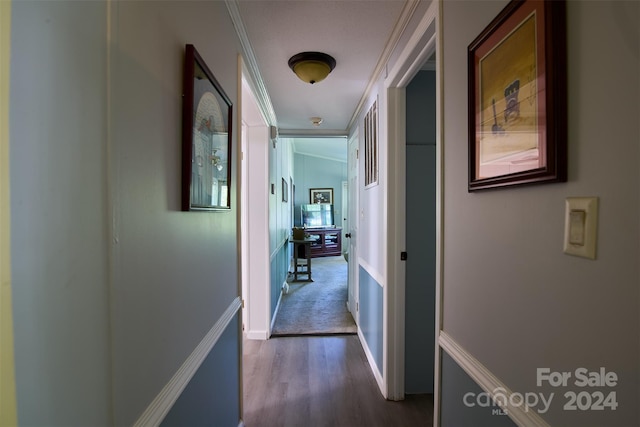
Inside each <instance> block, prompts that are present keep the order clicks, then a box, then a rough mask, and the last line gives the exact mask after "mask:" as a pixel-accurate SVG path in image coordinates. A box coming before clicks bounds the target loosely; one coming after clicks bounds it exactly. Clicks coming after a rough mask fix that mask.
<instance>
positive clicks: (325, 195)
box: [309, 188, 333, 204]
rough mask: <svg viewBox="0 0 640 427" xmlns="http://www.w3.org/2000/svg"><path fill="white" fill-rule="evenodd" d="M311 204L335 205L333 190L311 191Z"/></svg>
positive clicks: (315, 189) (316, 189) (320, 189)
mask: <svg viewBox="0 0 640 427" xmlns="http://www.w3.org/2000/svg"><path fill="white" fill-rule="evenodd" d="M309 203H328V204H333V188H311V189H309Z"/></svg>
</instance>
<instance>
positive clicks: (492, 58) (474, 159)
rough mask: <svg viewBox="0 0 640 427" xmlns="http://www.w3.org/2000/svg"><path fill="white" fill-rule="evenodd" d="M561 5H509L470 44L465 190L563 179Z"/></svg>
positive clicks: (525, 0) (522, 1)
mask: <svg viewBox="0 0 640 427" xmlns="http://www.w3.org/2000/svg"><path fill="white" fill-rule="evenodd" d="M566 55H567V54H566V12H565V2H564V1H563V0H557V1H534V0H512V1H511V2H510V3H509V4H507V6H506V7H505V8H504V9H503V10H502V11H501V12H500V14H499V15H498V16H497V17H496V18H495V19H494V20H493V21H492V22H491V23H490V24H489V26H487V28H485V29H484V31H483V32H482V33H481V34H480V35H479V36H478V37H477V38H476V39H475V40H474V41H473V42H472V43H471V44H470V45H469V50H468V74H469V118H468V120H469V187H468V190H469V191H476V190H483V189H489V188H502V187H507V186H513V185H522V184H535V183H546V182H562V181H566V179H567V124H566V123H567V120H566V117H567V84H566V83H567V76H566Z"/></svg>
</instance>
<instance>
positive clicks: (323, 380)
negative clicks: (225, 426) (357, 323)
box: [243, 335, 433, 427]
mask: <svg viewBox="0 0 640 427" xmlns="http://www.w3.org/2000/svg"><path fill="white" fill-rule="evenodd" d="M243 362H244V368H243V377H244V383H243V386H244V417H243V420H244V425H245V426H247V427H256V426H260V427H282V426H302V425H304V426H309V427H315V426H349V427H357V426H367V427H369V426H380V427H386V426H409V425H420V426H431V425H432V420H433V397H432V395H420V396H417V395H416V396H407V397H406V399H405V400H404V401H401V402H392V401H387V400H385V399H384V398H383V397H382V395H381V394H380V390H379V389H378V386H377V384H376V381H375V379H374V377H373V375H372V372H371V369H370V367H369V364H368V362H367V359H366V356H365V354H364V351H363V350H362V346H361V345H360V342H359V339H358V337H357V336H356V335H351V336H330V337H329V336H326V337H319V336H312V337H294V338H288V337H287V338H272V339H270V340H266V341H259V340H246V339H245V340H244V342H243Z"/></svg>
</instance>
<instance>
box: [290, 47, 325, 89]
mask: <svg viewBox="0 0 640 427" xmlns="http://www.w3.org/2000/svg"><path fill="white" fill-rule="evenodd" d="M335 67H336V60H335V59H333V58H332V57H331V56H329V55H327V54H326V53H322V52H302V53H299V54H297V55H293V56H292V57H291V58H289V68H291V69H292V70H293V72H294V73H295V74H296V76H298V77H299V78H300V80H302V81H303V82H305V83H311V84H314V83H318V82H320V81H322V80H324V79H325V78H326V77H327V76H328V75H329V73H330V72H331V71H333V69H334V68H335Z"/></svg>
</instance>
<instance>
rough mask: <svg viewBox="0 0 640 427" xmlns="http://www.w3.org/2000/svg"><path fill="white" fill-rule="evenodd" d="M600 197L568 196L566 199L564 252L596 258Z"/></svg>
mask: <svg viewBox="0 0 640 427" xmlns="http://www.w3.org/2000/svg"><path fill="white" fill-rule="evenodd" d="M597 235H598V198H597V197H567V199H566V201H565V221H564V253H566V254H569V255H576V256H581V257H584V258H589V259H596V246H597Z"/></svg>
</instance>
